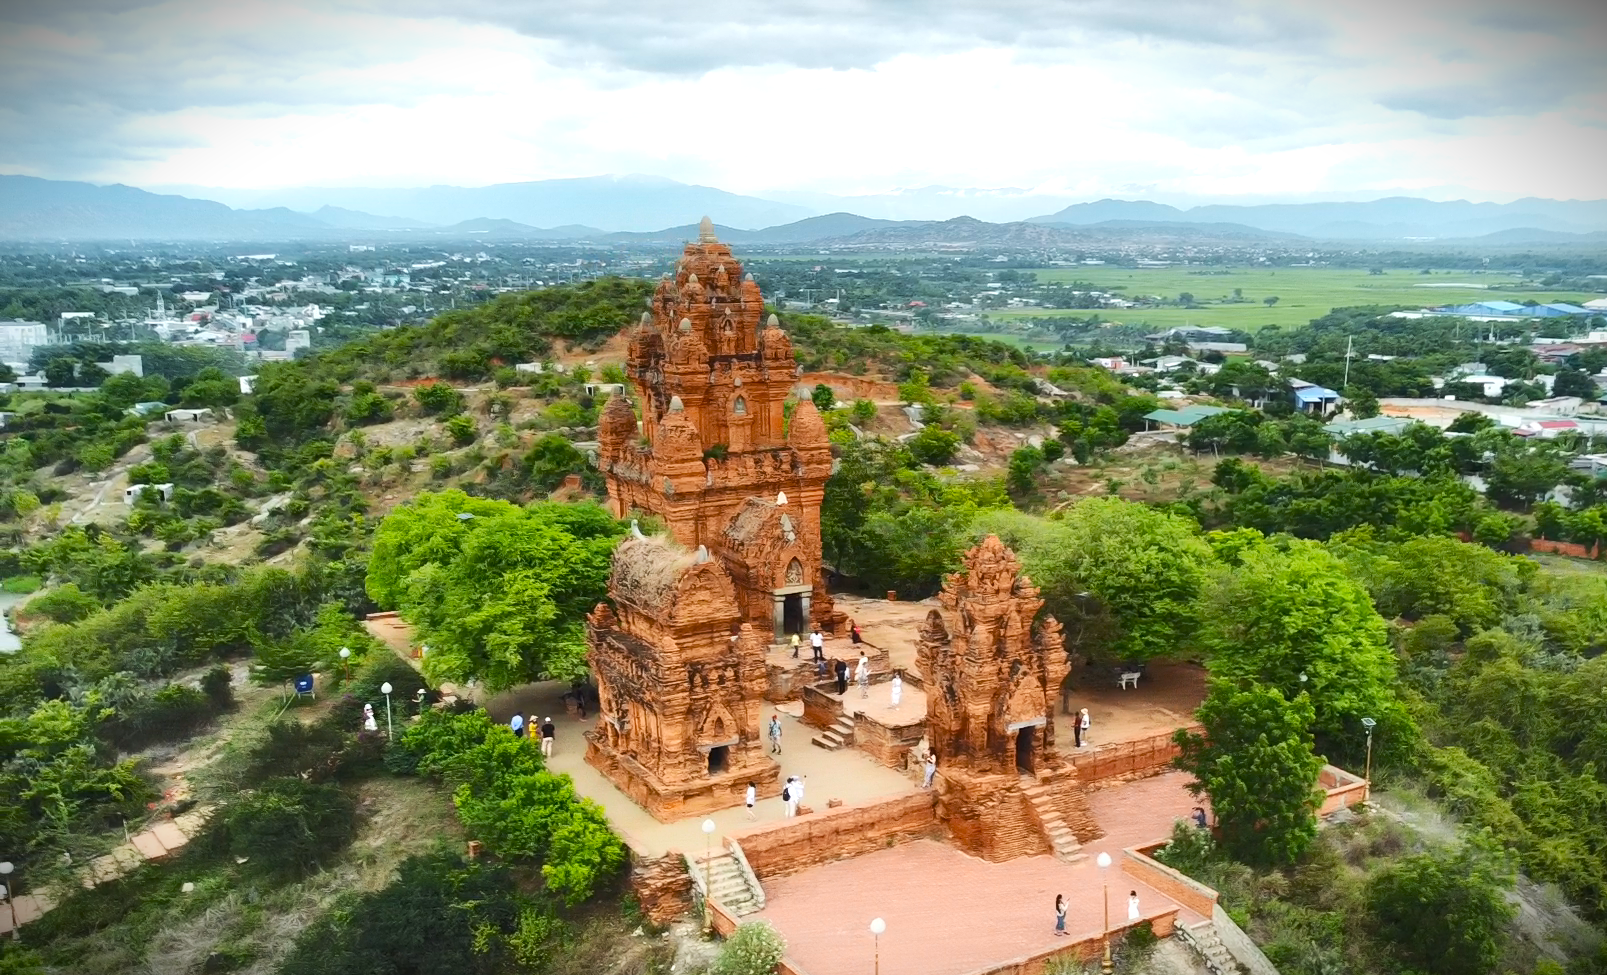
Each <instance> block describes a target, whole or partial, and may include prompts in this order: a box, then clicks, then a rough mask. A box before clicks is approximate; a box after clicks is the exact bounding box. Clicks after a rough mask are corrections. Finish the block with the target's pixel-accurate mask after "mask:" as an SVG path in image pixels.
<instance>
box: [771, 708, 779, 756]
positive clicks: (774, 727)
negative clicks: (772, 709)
mask: <svg viewBox="0 0 1607 975" xmlns="http://www.w3.org/2000/svg"><path fill="white" fill-rule="evenodd" d="M770 754H772V755H780V754H781V715H779V714H772V715H771V716H770Z"/></svg>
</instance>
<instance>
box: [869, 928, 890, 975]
mask: <svg viewBox="0 0 1607 975" xmlns="http://www.w3.org/2000/svg"><path fill="white" fill-rule="evenodd" d="M886 930H887V922H886V921H883V920H882V919H881V918H876V919H874V920H872V921H871V922H870V936H871V938H872V939H873V940H874V943H875V948H874V951H875V954H874V955H873V956H872V958H873V959H874V961H873V964H874V965H875V968H874V973H875V975H882V932H884V931H886Z"/></svg>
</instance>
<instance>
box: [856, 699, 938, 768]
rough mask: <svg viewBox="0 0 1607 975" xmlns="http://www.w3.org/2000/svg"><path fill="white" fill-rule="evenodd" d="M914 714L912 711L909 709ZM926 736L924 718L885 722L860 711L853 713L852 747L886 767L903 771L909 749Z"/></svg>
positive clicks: (912, 715)
mask: <svg viewBox="0 0 1607 975" xmlns="http://www.w3.org/2000/svg"><path fill="white" fill-rule="evenodd" d="M910 716H911V717H915V716H916V713H915V712H914V711H911V712H910ZM925 736H926V722H925V721H917V722H916V723H914V724H908V725H885V724H882V723H881V722H880V721H876V720H875V719H873V718H868V717H866V716H865V715H863V714H859V715H855V716H854V747H855V748H858V749H859V750H860V751H862V752H864V753H865V754H867V755H869V756H870V757H871V758H874V759H876V761H878V762H881V763H882V764H883V765H885V766H887V767H888V768H890V769H898V770H899V771H903V770H904V768H905V767H906V766H907V765H908V758H909V753H910V749H912V748H914V747H915V746H916V745H918V744H920V741H921V739H922V738H924V737H925Z"/></svg>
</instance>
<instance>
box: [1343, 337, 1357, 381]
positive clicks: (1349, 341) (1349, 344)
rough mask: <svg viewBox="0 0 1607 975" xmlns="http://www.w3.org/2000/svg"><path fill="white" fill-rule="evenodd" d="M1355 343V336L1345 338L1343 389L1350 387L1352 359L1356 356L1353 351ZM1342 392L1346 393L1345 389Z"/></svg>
mask: <svg viewBox="0 0 1607 975" xmlns="http://www.w3.org/2000/svg"><path fill="white" fill-rule="evenodd" d="M1355 342H1356V339H1355V337H1354V336H1349V335H1347V336H1346V337H1345V381H1344V382H1342V383H1340V386H1341V387H1345V386H1349V385H1350V358H1351V356H1353V355H1355V352H1353V351H1351V350H1352V349H1353V348H1354V345H1355ZM1340 392H1344V389H1343V388H1341V389H1340Z"/></svg>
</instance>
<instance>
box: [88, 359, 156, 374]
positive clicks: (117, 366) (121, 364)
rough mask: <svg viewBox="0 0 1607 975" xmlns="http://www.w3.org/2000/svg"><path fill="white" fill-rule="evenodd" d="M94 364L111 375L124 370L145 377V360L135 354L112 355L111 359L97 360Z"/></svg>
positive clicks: (121, 372)
mask: <svg viewBox="0 0 1607 975" xmlns="http://www.w3.org/2000/svg"><path fill="white" fill-rule="evenodd" d="M95 365H97V366H100V367H101V368H102V369H104V370H106V371H107V372H108V373H110V374H111V375H113V376H118V375H121V374H123V373H125V372H126V373H132V374H133V375H135V376H138V377H140V378H141V379H143V378H145V360H144V359H142V358H140V357H139V356H137V355H114V356H112V361H110V362H97V363H95Z"/></svg>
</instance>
